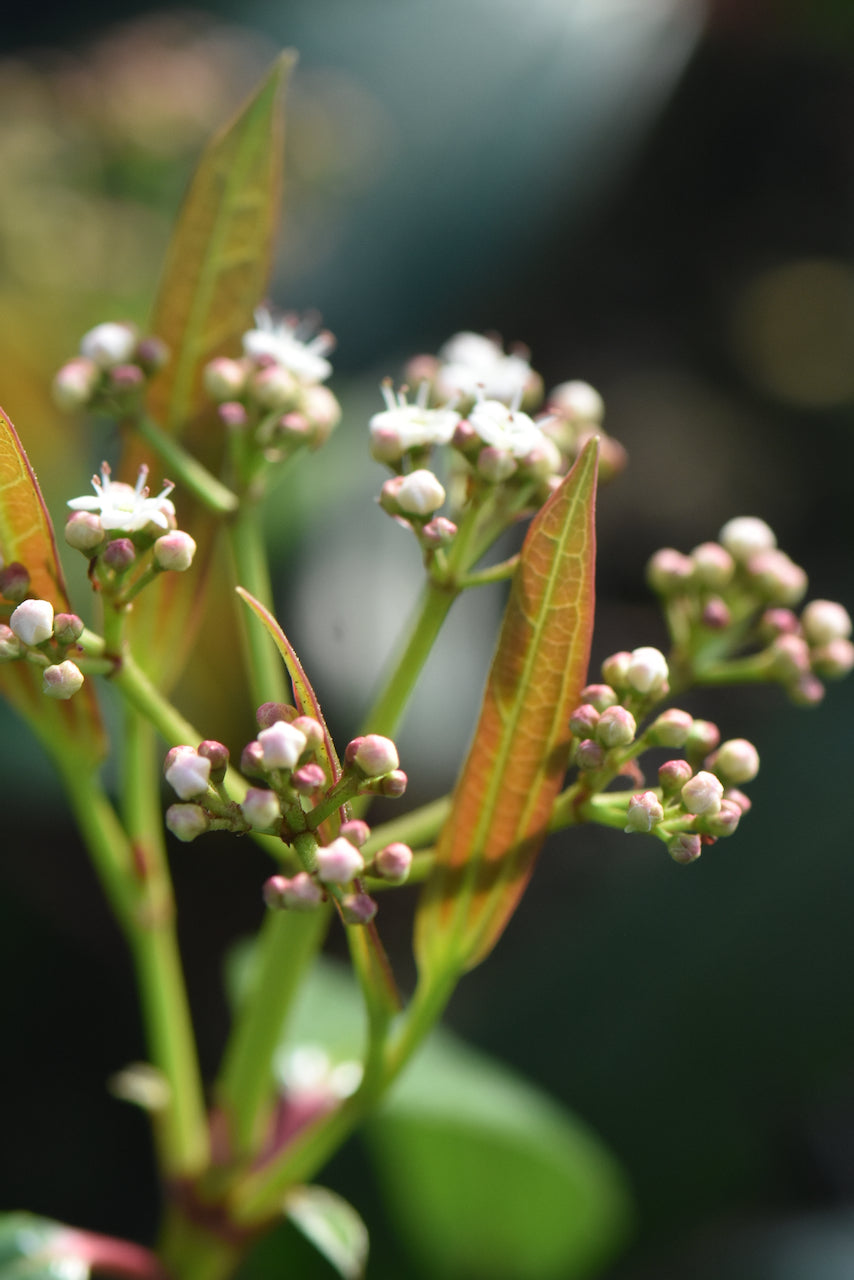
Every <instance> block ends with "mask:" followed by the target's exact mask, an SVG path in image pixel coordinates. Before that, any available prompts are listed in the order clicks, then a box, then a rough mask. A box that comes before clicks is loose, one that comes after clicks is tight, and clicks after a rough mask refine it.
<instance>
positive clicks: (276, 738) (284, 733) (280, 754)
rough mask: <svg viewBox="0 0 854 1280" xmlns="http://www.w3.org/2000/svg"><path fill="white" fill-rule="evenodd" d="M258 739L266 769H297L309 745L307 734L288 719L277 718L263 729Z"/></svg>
mask: <svg viewBox="0 0 854 1280" xmlns="http://www.w3.org/2000/svg"><path fill="white" fill-rule="evenodd" d="M258 741H259V742H260V744H261V750H262V752H263V753H264V768H265V769H295V768H296V766H297V765H298V764H299V759H300V756H301V755H302V753H303V752H304V751H305V749H306V747H307V745H308V740H307V738H306V736H305V734H304V733H303V732H302V731H301V730H300V729H296V728H295V727H294V725H293V724H288V722H287V721H286V720H277V721H276V723H275V724H272V725H270V727H269V729H262V730H261V732H260V733H259V734H258Z"/></svg>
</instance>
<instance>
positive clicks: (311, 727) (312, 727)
mask: <svg viewBox="0 0 854 1280" xmlns="http://www.w3.org/2000/svg"><path fill="white" fill-rule="evenodd" d="M291 724H292V725H293V727H294V728H295V729H299V731H300V733H301V734H302V735H303V737H304V738H305V740H306V744H307V746H308V747H309V749H310V750H311V751H317V750H319V749H320V748H321V747H322V746H323V743H324V735H323V725H322V724H321V723H320V721H319V720H315V718H314V716H297V717H296V718H295V719H294V720H292V721H291Z"/></svg>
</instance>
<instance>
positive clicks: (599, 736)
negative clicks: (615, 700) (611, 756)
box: [596, 707, 637, 748]
mask: <svg viewBox="0 0 854 1280" xmlns="http://www.w3.org/2000/svg"><path fill="white" fill-rule="evenodd" d="M636 733H637V722H636V721H635V718H634V716H633V715H632V713H631V712H630V711H627V710H626V708H625V707H608V709H607V710H606V711H603V712H602V714H601V716H600V717H599V723H598V725H597V726H596V740H597V742H600V743H601V744H602V746H603V747H606V748H610V747H627V746H628V745H629V743H630V742H634V740H635V734H636Z"/></svg>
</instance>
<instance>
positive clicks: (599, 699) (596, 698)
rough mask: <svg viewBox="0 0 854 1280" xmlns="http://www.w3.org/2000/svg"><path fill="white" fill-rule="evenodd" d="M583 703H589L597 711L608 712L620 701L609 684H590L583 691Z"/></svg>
mask: <svg viewBox="0 0 854 1280" xmlns="http://www.w3.org/2000/svg"><path fill="white" fill-rule="evenodd" d="M581 700H582V702H589V703H590V705H591V706H592V707H595V708H596V710H597V711H607V709H608V707H614V706H616V705H617V703H618V702H619V701H620V699H619V698H618V696H617V693H616V691H615V690H614V689H612V688H611V686H610V685H609V684H588V685H586V686H585V687H584V688H583V689H582V690H581Z"/></svg>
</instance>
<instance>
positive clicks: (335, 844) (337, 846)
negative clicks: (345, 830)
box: [317, 836, 365, 884]
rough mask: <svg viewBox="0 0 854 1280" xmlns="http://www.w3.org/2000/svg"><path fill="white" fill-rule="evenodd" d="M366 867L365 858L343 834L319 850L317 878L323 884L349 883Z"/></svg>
mask: <svg viewBox="0 0 854 1280" xmlns="http://www.w3.org/2000/svg"><path fill="white" fill-rule="evenodd" d="M364 869H365V859H364V858H363V857H362V855H361V854H360V853H359V850H358V849H357V848H356V847H355V846H354V845H352V844H351V843H350V841H349V840H345V839H344V837H343V836H338V837H337V839H335V840H333V841H332V843H331V844H329V845H326V846H325V847H324V848H322V849H318V850H317V878H318V879H319V880H320V881H321V882H322V883H323V884H349V883H350V881H351V880H352V879H353V877H354V876H358V875H361V873H362V872H363V871H364Z"/></svg>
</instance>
